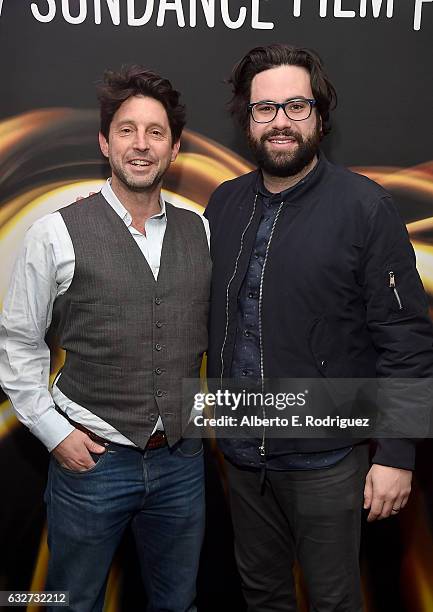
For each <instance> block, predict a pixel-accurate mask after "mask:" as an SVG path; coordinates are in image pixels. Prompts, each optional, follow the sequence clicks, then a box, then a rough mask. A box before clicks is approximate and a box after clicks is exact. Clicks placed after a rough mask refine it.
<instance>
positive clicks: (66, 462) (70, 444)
mask: <svg viewBox="0 0 433 612" xmlns="http://www.w3.org/2000/svg"><path fill="white" fill-rule="evenodd" d="M104 451H105V446H102V445H101V444H97V443H96V442H93V440H91V439H90V438H89V436H88V435H87V434H85V433H84V432H83V431H80V430H79V429H74V431H72V432H71V433H70V434H69V435H68V436H66V438H65V439H64V440H63V441H62V442H60V444H58V445H57V446H56V448H54V449H53V450H52V451H51V452H52V453H53V455H54V457H55V458H56V460H57V461H58V463H59V464H60V465H61V466H62V467H65V468H66V469H68V470H71V471H72V472H84V471H85V470H89V469H90V468H91V467H93V466H94V465H95V462H94V461H93V459H92V456H91V455H90V453H103V452H104Z"/></svg>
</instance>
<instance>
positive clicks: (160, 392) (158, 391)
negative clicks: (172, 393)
mask: <svg viewBox="0 0 433 612" xmlns="http://www.w3.org/2000/svg"><path fill="white" fill-rule="evenodd" d="M163 395H164V391H161V389H157V390H156V397H162V396H163Z"/></svg>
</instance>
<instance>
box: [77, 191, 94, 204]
mask: <svg viewBox="0 0 433 612" xmlns="http://www.w3.org/2000/svg"><path fill="white" fill-rule="evenodd" d="M95 194H96V191H91V192H90V193H89V195H88V196H87V197H88V198H90V196H92V195H95ZM80 200H84V196H78V197H77V198H75V201H76V202H79V201H80Z"/></svg>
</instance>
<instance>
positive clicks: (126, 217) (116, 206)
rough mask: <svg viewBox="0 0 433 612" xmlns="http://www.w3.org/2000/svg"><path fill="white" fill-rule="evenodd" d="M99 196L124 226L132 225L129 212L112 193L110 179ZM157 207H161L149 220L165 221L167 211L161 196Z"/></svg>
mask: <svg viewBox="0 0 433 612" xmlns="http://www.w3.org/2000/svg"><path fill="white" fill-rule="evenodd" d="M101 195H102V196H103V197H104V198H105V199H106V200H107V202H108V204H109V205H110V206H111V208H112V209H113V210H114V212H116V213H117V214H118V215H119V217H120V218H121V219H122V221H123V222H124V223H125V225H126V226H128V227H129V226H130V225H131V223H132V217H131V215H130V214H129V212H128V211H127V210H126V208H125V207H124V206H123V204H122V203H121V201H120V200H119V198H118V197H117V196H116V194H115V193H114V191H113V189H112V187H111V179H110V178H109V179H107V181H106V183H105V184H104V186H103V187H102V189H101ZM159 205H160V207H161V210H160V212H158V213H156V214H154V215H152V216H151V217H149V219H166V218H167V211H166V207H165V202H164V198H163V197H162V195H160V196H159Z"/></svg>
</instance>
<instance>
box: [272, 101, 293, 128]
mask: <svg viewBox="0 0 433 612" xmlns="http://www.w3.org/2000/svg"><path fill="white" fill-rule="evenodd" d="M291 126H292V120H291V119H289V117H288V116H287V115H286V113H285V112H284V109H283V108H281V106H280V107H279V108H278V110H277V114H276V115H275V118H274V120H273V121H272V127H274V128H276V129H284V128H287V127H291Z"/></svg>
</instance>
